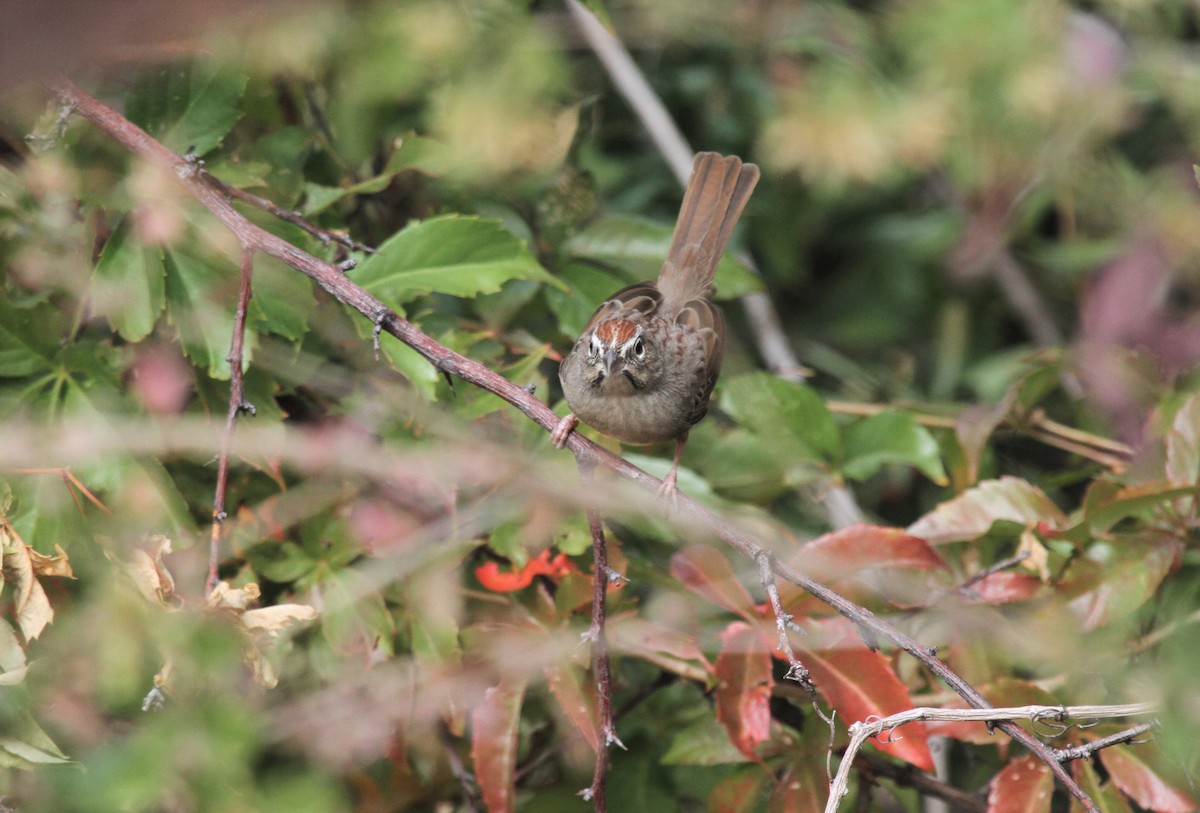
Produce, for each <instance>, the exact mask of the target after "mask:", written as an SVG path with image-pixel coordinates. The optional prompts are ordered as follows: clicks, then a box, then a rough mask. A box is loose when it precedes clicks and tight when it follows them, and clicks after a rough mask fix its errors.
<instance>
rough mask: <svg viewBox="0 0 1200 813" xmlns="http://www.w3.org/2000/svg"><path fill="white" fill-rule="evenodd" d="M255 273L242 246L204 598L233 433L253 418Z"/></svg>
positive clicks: (212, 578) (217, 541) (217, 557)
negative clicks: (249, 394)
mask: <svg viewBox="0 0 1200 813" xmlns="http://www.w3.org/2000/svg"><path fill="white" fill-rule="evenodd" d="M253 270H254V249H252V248H250V247H249V246H247V245H245V244H244V243H243V247H242V262H241V267H240V269H239V279H238V299H237V310H236V311H235V312H234V316H233V341H232V343H231V346H230V348H229V355H228V356H227V357H226V360H227V361H228V362H229V369H230V372H229V411H228V412H227V413H226V416H225V434H224V435H223V436H222V438H221V453H220V455H219V456H218V458H217V487H216V495H215V496H214V498H213V513H212V517H213V524H212V531H211V532H210V535H209V541H208V579H207V580H206V582H205V585H204V595H208V594H209V593H211V592H212V591H213V588H215V587H216V586H217V570H218V568H219V566H220V564H221V527H222V526H223V525H224V523H225V517H226V511H225V494H226V491H227V489H228V485H229V455H230V453H231V451H232V449H233V429H234V427H235V426H236V425H237V419H238V415H240V414H241V413H243V412H248V413H249V414H251V415H253V414H254V405H253V404H250V403H248V402H247V401H246V389H245V382H244V380H243V376H242V357H243V351H244V347H245V343H246V311H247V310H249V308H250V294H251V291H252V288H251V285H250V279H251V276H252V272H253Z"/></svg>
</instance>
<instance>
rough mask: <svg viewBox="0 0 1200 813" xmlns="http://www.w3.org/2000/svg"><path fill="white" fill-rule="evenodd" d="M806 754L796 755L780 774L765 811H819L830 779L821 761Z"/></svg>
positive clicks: (779, 812) (801, 812)
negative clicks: (781, 774)
mask: <svg viewBox="0 0 1200 813" xmlns="http://www.w3.org/2000/svg"><path fill="white" fill-rule="evenodd" d="M805 756H807V755H805V754H801V755H799V756H798V758H797V760H796V761H795V762H793V763H792V764H791V765H789V766H788V769H787V770H786V771H784V774H783V776H781V777H780V778H779V784H778V785H776V786H775V792H774V793H773V794H771V802H770V804H768V805H767V813H818V812H819V811H821V810H824V809H825V800H824V798H823V797H824V796H825V795H826V794H828V792H829V780H828V779H827V778H826V777H825V770H824V764H823V763H822V762H819V761H817V760H814V759H812V758H811V757H810V758H808V759H805V758H804V757H805Z"/></svg>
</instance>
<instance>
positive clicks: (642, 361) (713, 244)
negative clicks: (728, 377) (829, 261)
mask: <svg viewBox="0 0 1200 813" xmlns="http://www.w3.org/2000/svg"><path fill="white" fill-rule="evenodd" d="M756 183H758V167H756V166H755V165H754V164H744V163H742V160H741V159H740V158H737V157H736V156H730V157H728V158H726V157H723V156H721V155H718V154H717V153H715V152H702V153H700V154H699V155H697V156H696V160H695V163H694V164H693V165H692V177H691V179H690V180H689V181H688V186H687V191H686V192H684V194H683V205H682V206H681V207H680V209H679V220H678V222H677V223H676V224H675V236H674V237H673V238H672V239H671V248H670V250H669V251H668V252H667V259H666V261H665V262H664V263H663V267H662V272H661V273H660V274H659V277H658V282H640V283H638V284H637V285H630V286H629V287H628V288H623V289H621V290H620V291H617V292H616V293H615V294H613V295H612V296H611V297H609V299H608V300H607V301H606V302H605V303H604V304H602V305H601V306H600V307H599V308H597V309H596V312H595V313H594V314H592V318H591V319H590V320H589V321H588V324H587V327H585V328H584V330H583V334H582V335H581V336H580V337H579V339H578V341H576V342H575V346H574V347H573V348H571V352H570V353H568V354H567V357H566V358H564V359H563V362H562V366H561V367H559V370H558V378H559V380H560V381H561V382H562V388H563V395H565V396H566V399H567V405H568V406H570V407H571V410H572V413H571V414H569V415H567V416H566V417H565V418H563V419H562V420H561V421H560V422H559V424H558V426H557V427H555V429H554V432H553V434H552V435H551V436H550V437H551V440H552V441H553V442H554V445H555V446H557V447H559V448H562V446H563V444H564V443H566V440H567V436H568V435H569V434H570V433H571V431H572V430H573V429H574V428H575V426H576V425H578V423H579V421H583V422H585V423H587V424H588V425H589V426H593V427H595V428H596V429H598V430H600V431H601V432H603V433H604V434H606V435H610V436H612V437H614V438H617V439H618V440H623V441H626V442H627V443H659V442H662V441H666V440H674V441H675V461H674V463H673V464H672V466H671V471H670V473H669V474H667V476H666V478H665V479H664V480H663V485H662V489H661V491H662V492H663V493H664V494H666V495H668V496H671V497H673V496H674V493H675V488H676V485H675V481H676V476H677V470H678V468H679V459H680V457H682V455H683V448H684V444H685V443H686V442H687V436H688V430H690V429H691V428H692V427H693V426H695V425H696V424H697V423H698V422H699V421H700V419H701V418H703V417H704V415H705V413H706V412H707V411H708V397H709V395H711V394H712V390H713V385H714V384H716V382H717V375H718V374H719V373H720V371H721V356H722V353H723V351H724V349H725V319H724V317H723V316H722V315H721V310H720V308H718V307H717V306H716V305H715V304H713V301H712V293H713V289H712V281H713V274H714V273H715V272H716V270H717V263H718V262H719V261H720V259H721V255H722V253H723V252H724V251H725V244H726V243H727V242H729V236H730V234H731V233H732V232H733V226H734V224H735V223H737V219H738V217H740V216H741V214H742V209H744V208H745V206H746V201H747V200H748V199H749V198H750V193H751V192H752V191H753V190H754V185H755V184H756Z"/></svg>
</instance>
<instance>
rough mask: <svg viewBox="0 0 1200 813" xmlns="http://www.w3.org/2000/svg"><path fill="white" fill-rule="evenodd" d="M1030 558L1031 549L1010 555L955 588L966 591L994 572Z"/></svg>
mask: <svg viewBox="0 0 1200 813" xmlns="http://www.w3.org/2000/svg"><path fill="white" fill-rule="evenodd" d="M1028 558H1029V551H1022V552H1021V553H1018V554H1017V555H1016V556H1009V557H1008V558H1007V559H1001V560H1000V561H999V562H996V563H995V564H992V565H988V566H987V567H985V568H984V569H983V570H980V571H979V572H978V573H975V574H972V576H971V577H970V578H969V579H965V580H964V581H963V583H962V584H960V585H959V586H958V587H956V588H954V589H955V590H957V591H958V592H966V591H967V590H970V589H971V588H972V587H974V586H975V585H977V584H979V583H980V582H981V581H983V580H984V579H986V578H987V577H988V576H991V575H992V574H994V573H999V572H1000V571H1002V570H1008V569H1009V568H1010V567H1016V566H1017V565H1019V564H1021V562H1024V561H1025V560H1026V559H1028Z"/></svg>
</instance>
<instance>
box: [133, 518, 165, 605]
mask: <svg viewBox="0 0 1200 813" xmlns="http://www.w3.org/2000/svg"><path fill="white" fill-rule="evenodd" d="M170 552H171V540H170V539H168V538H167V537H165V536H163V535H162V534H159V535H157V536H154V537H152V538H151V539H150V545H149V550H146V549H143V548H138V549H137V550H135V551H134V552H133V559H132V560H131V561H130V562H128V563H127V564H126V566H125V569H126V572H127V573H128V574H129V577H130V578H131V579H133V584H134V586H135V587H137V589H138V592H139V593H141V594H142V595H143V596H144V597H145V598H146V600H147V601H149V602H151V603H153V604H158V605H160V606H164V607H165V606H168V604H169V603H170V601H171V599H172V598H174V597H175V577H174V576H172V575H171V571H169V570H167V566H166V563H164V562H163V557H164V556H166V555H167V554H168V553H170Z"/></svg>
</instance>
